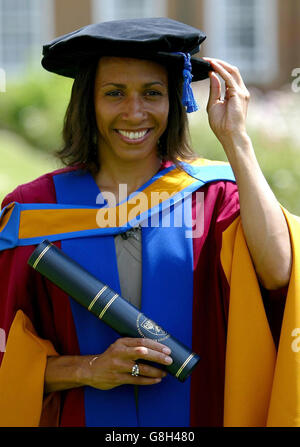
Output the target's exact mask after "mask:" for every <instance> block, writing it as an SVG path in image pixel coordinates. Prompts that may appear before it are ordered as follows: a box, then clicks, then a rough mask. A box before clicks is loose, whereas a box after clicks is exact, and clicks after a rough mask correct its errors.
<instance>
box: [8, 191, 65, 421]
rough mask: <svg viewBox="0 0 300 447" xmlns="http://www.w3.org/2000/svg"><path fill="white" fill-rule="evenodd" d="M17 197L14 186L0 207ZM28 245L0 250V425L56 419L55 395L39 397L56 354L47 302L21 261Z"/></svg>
mask: <svg viewBox="0 0 300 447" xmlns="http://www.w3.org/2000/svg"><path fill="white" fill-rule="evenodd" d="M22 199H23V198H22V196H21V193H20V191H19V189H17V190H16V191H15V192H13V193H11V194H9V195H8V196H7V197H6V198H5V199H4V201H3V203H2V208H3V207H4V206H6V205H7V204H8V203H10V202H13V201H18V202H21V201H22ZM32 250H33V247H32V246H26V247H16V248H13V249H9V250H4V251H1V252H0V272H1V281H0V309H1V313H0V327H1V328H2V329H3V333H4V334H5V338H6V346H5V350H4V352H1V353H0V364H1V367H0V395H1V400H0V426H3V427H15V426H24V427H28V426H39V425H53V424H54V425H56V421H57V420H58V412H59V395H58V394H57V393H52V394H50V395H48V396H44V371H45V368H46V361H47V356H49V355H57V351H56V349H55V347H54V344H53V343H52V342H51V341H50V340H52V341H54V340H55V331H54V327H53V322H52V318H51V303H50V299H49V296H47V292H46V290H45V287H44V286H43V284H42V283H41V281H40V279H39V278H38V277H36V273H35V271H34V270H33V269H30V267H29V266H28V265H27V260H28V258H29V256H30V254H31V253H32ZM36 284H38V285H37V286H36ZM45 315H48V317H47V322H46V324H45ZM43 328H44V329H43ZM38 334H39V335H38ZM50 409H51V411H49V410H50Z"/></svg>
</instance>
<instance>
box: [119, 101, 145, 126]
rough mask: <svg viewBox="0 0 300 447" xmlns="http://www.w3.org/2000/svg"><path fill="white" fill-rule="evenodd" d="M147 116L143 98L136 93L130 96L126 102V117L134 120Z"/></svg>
mask: <svg viewBox="0 0 300 447" xmlns="http://www.w3.org/2000/svg"><path fill="white" fill-rule="evenodd" d="M145 116H146V110H145V107H144V101H143V98H141V97H140V96H138V95H134V96H132V97H130V98H128V100H127V101H126V103H125V109H124V118H127V119H129V120H133V121H140V120H142V119H144V118H145Z"/></svg>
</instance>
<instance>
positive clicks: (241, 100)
mask: <svg viewBox="0 0 300 447" xmlns="http://www.w3.org/2000/svg"><path fill="white" fill-rule="evenodd" d="M203 59H205V60H207V61H208V62H210V63H211V65H212V67H213V68H214V71H211V72H210V73H209V78H210V95H209V99H208V104H207V113H208V120H209V124H210V127H211V129H212V130H213V132H214V133H215V135H216V137H217V138H218V139H219V141H220V142H221V143H222V144H223V146H224V144H225V145H226V143H227V142H228V143H230V142H231V141H232V140H234V139H235V138H237V137H239V136H244V135H245V134H246V116H247V109H248V103H249V99H250V94H249V92H248V90H247V88H246V86H245V84H244V82H243V79H242V77H241V74H240V72H239V69H238V68H237V67H234V66H233V65H230V64H228V63H227V62H224V61H221V60H220V59H212V58H203ZM216 73H217V74H219V75H220V76H221V78H222V79H223V80H224V82H225V95H224V98H223V99H222V98H221V82H220V80H219V78H218V76H217V75H216Z"/></svg>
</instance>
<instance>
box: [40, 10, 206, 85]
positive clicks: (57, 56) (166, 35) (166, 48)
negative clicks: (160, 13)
mask: <svg viewBox="0 0 300 447" xmlns="http://www.w3.org/2000/svg"><path fill="white" fill-rule="evenodd" d="M205 39H206V35H205V34H204V32H203V31H200V30H198V29H196V28H193V27H192V26H189V25H186V24H184V23H181V22H177V21H175V20H172V19H169V18H164V17H156V18H141V19H130V20H127V19H124V20H113V21H109V22H102V23H96V24H93V25H88V26H85V27H83V28H80V29H79V30H76V31H73V32H71V33H68V34H65V35H63V36H60V37H57V38H56V39H54V40H52V41H51V42H50V43H48V44H46V45H44V46H43V59H42V66H43V67H44V68H45V69H46V70H48V71H51V72H54V73H57V74H60V75H62V76H67V77H71V78H75V77H76V74H77V73H78V72H79V71H80V69H81V67H84V66H86V65H87V64H88V63H89V62H91V61H93V60H97V59H99V58H100V57H101V56H123V57H126V56H127V57H135V58H141V59H151V60H157V61H161V62H162V63H165V64H167V65H170V66H171V65H172V64H176V65H177V66H183V64H184V58H183V57H182V55H180V54H175V53H177V52H181V53H189V54H191V55H193V54H195V53H198V52H199V50H200V45H201V43H202V42H203V41H204V40H205ZM191 64H192V74H193V79H192V80H193V81H199V80H201V79H206V78H207V77H208V72H209V71H210V70H212V67H211V65H210V64H209V62H206V61H204V60H202V59H198V58H195V57H191Z"/></svg>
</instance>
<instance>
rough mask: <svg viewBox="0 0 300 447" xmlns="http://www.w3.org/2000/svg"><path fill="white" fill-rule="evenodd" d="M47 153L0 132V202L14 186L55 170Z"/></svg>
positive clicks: (56, 166)
mask: <svg viewBox="0 0 300 447" xmlns="http://www.w3.org/2000/svg"><path fill="white" fill-rule="evenodd" d="M58 167H59V165H58V162H57V161H56V160H54V158H53V156H51V154H49V153H44V152H42V151H39V150H37V149H34V148H33V147H31V146H30V145H29V144H28V143H26V142H25V141H24V140H23V139H22V138H21V137H19V136H17V135H15V134H12V133H9V132H6V131H0V201H1V202H2V200H3V198H4V197H5V195H6V194H8V193H9V192H11V191H12V190H13V189H14V188H15V187H16V186H18V185H20V184H22V183H26V182H29V181H31V180H34V179H35V178H37V177H39V176H40V175H42V174H44V173H46V172H49V171H51V170H54V169H57V168H58Z"/></svg>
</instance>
